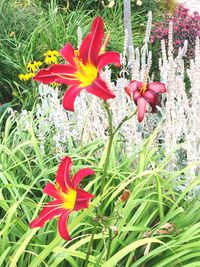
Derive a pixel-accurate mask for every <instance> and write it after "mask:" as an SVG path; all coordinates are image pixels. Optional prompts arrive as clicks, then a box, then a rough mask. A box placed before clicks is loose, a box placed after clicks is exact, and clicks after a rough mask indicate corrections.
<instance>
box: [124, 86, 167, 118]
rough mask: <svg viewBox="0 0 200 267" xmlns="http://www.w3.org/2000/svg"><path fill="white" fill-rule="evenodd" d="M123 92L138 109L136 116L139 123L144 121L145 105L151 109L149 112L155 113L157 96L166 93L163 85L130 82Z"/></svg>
mask: <svg viewBox="0 0 200 267" xmlns="http://www.w3.org/2000/svg"><path fill="white" fill-rule="evenodd" d="M125 91H126V93H127V94H128V95H129V96H130V97H131V98H132V99H133V100H134V102H135V104H136V105H137V107H138V113H137V114H138V121H139V122H141V121H142V120H143V119H144V114H145V112H146V105H147V103H149V104H150V106H151V108H152V111H151V112H155V111H156V105H157V104H158V100H159V95H160V94H163V93H166V92H167V90H166V87H165V84H164V83H160V82H153V83H142V82H139V81H132V82H130V84H129V85H128V86H127V87H126V88H125Z"/></svg>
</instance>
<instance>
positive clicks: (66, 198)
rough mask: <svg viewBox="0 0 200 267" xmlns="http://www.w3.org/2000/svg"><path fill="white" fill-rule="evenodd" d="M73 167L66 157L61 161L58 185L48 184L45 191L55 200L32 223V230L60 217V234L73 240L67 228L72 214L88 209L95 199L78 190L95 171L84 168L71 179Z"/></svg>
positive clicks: (57, 176)
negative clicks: (82, 182)
mask: <svg viewBox="0 0 200 267" xmlns="http://www.w3.org/2000/svg"><path fill="white" fill-rule="evenodd" d="M71 166H72V161H71V159H70V158H69V157H65V158H64V159H63V160H62V161H61V163H60V165H59V167H58V171H57V175H56V184H55V185H54V184H52V183H48V184H47V185H46V186H45V188H44V190H43V192H44V193H45V194H47V195H49V196H51V197H53V198H55V200H53V201H51V202H49V203H48V204H46V205H45V207H44V208H43V210H42V211H41V213H40V214H39V216H38V218H36V219H34V220H33V221H32V222H31V223H30V228H34V227H43V225H44V224H45V222H46V221H48V220H51V219H52V218H53V217H55V216H60V217H59V220H58V230H59V233H60V235H61V237H62V238H64V239H65V240H70V239H71V238H70V236H69V233H68V230H67V228H66V223H67V220H68V217H69V214H70V212H72V211H78V210H80V209H85V208H88V205H89V201H90V199H92V198H93V197H94V195H91V194H90V193H88V192H86V191H84V190H82V189H78V184H79V183H80V182H81V180H82V179H83V178H85V177H86V176H88V175H91V174H95V172H94V171H93V170H91V169H89V168H84V169H81V170H80V171H78V172H77V173H76V174H75V175H74V176H73V178H72V179H70V170H71Z"/></svg>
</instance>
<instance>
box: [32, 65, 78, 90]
mask: <svg viewBox="0 0 200 267" xmlns="http://www.w3.org/2000/svg"><path fill="white" fill-rule="evenodd" d="M75 71H76V69H75V68H74V67H73V66H71V65H66V64H54V65H52V66H51V67H49V68H48V69H43V70H40V71H39V72H38V73H37V75H36V76H35V77H33V79H34V80H36V81H39V82H42V83H44V84H49V83H52V82H55V81H56V82H60V83H64V84H67V85H68V84H72V83H76V84H77V83H78V82H79V81H78V80H77V79H76V78H75V77H74V73H75Z"/></svg>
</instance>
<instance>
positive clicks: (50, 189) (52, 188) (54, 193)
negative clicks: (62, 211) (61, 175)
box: [43, 183, 60, 199]
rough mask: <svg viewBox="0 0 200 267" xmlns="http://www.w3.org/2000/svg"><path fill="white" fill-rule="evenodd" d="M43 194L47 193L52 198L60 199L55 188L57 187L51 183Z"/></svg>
mask: <svg viewBox="0 0 200 267" xmlns="http://www.w3.org/2000/svg"><path fill="white" fill-rule="evenodd" d="M43 193H45V194H47V195H49V196H51V197H54V198H57V199H60V195H59V193H58V190H57V189H56V188H55V185H53V184H51V183H47V184H46V186H45V188H44V189H43Z"/></svg>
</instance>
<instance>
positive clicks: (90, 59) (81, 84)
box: [34, 17, 120, 111]
mask: <svg viewBox="0 0 200 267" xmlns="http://www.w3.org/2000/svg"><path fill="white" fill-rule="evenodd" d="M103 39H104V22H103V19H102V18H100V17H97V18H95V19H94V21H93V23H92V27H91V31H90V33H89V34H88V35H87V36H86V37H85V39H84V40H83V42H82V44H81V46H80V49H79V50H75V49H74V48H73V47H72V45H71V44H70V43H67V44H66V45H65V46H64V48H62V49H61V50H60V54H61V55H62V56H63V58H64V59H65V60H66V61H67V64H55V65H52V66H51V67H49V68H48V69H43V70H40V71H39V72H38V73H37V75H36V76H35V77H34V80H36V81H40V82H43V83H45V84H50V83H52V82H56V83H63V84H66V85H70V87H69V88H68V90H67V91H66V92H65V94H64V98H63V106H64V108H65V109H67V110H71V111H74V101H75V98H76V97H77V95H78V94H79V93H80V92H81V91H82V90H83V89H86V90H87V92H89V93H91V94H93V95H96V96H98V97H100V98H102V99H104V100H107V99H109V98H114V97H115V95H114V93H113V92H112V91H111V90H110V89H109V87H108V85H107V84H106V82H105V81H104V80H103V79H102V78H101V77H100V72H101V71H102V69H103V67H105V66H106V65H108V64H116V65H117V66H119V65H120V55H119V53H116V52H113V51H109V52H104V50H105V47H106V45H107V43H108V39H107V38H106V40H105V43H104V44H103V43H102V41H103Z"/></svg>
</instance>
